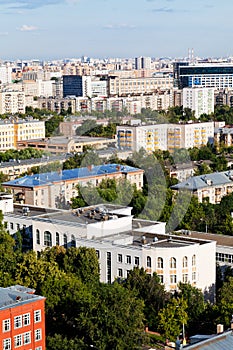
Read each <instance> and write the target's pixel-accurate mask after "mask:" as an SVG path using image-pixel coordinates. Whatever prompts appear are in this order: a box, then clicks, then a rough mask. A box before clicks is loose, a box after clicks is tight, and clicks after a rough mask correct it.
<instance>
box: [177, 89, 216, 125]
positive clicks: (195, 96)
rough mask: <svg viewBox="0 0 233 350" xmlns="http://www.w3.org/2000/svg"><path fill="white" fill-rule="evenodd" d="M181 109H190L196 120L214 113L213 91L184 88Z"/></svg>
mask: <svg viewBox="0 0 233 350" xmlns="http://www.w3.org/2000/svg"><path fill="white" fill-rule="evenodd" d="M183 108H190V109H191V110H192V111H194V113H195V117H196V118H200V116H201V115H202V114H204V113H205V114H210V113H213V112H214V89H213V88H184V89H183Z"/></svg>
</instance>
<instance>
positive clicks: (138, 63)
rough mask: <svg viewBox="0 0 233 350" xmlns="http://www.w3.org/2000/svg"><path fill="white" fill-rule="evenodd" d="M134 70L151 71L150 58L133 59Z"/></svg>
mask: <svg viewBox="0 0 233 350" xmlns="http://www.w3.org/2000/svg"><path fill="white" fill-rule="evenodd" d="M135 69H151V58H150V57H144V56H141V57H135Z"/></svg>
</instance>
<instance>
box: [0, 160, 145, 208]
mask: <svg viewBox="0 0 233 350" xmlns="http://www.w3.org/2000/svg"><path fill="white" fill-rule="evenodd" d="M143 173H144V171H143V170H141V169H138V168H134V167H130V166H122V165H118V164H103V165H99V166H90V167H87V168H76V169H71V170H61V171H57V172H50V173H41V174H35V175H30V176H24V177H22V178H19V179H16V180H12V181H8V182H4V183H3V184H2V185H3V186H4V188H5V189H8V190H11V192H12V194H13V195H14V200H15V201H16V202H18V203H22V204H28V205H36V206H39V207H48V208H57V207H59V206H62V205H64V206H66V205H67V204H69V203H70V199H71V198H72V197H75V196H77V195H78V190H77V185H81V186H87V185H88V184H91V185H93V186H98V184H100V182H101V181H102V180H103V179H116V180H120V179H126V180H128V181H129V182H130V183H131V184H132V185H135V186H136V187H137V189H141V188H142V187H143Z"/></svg>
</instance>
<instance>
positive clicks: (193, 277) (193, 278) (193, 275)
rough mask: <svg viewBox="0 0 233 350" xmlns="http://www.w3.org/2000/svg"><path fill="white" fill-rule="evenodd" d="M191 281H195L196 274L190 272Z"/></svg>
mask: <svg viewBox="0 0 233 350" xmlns="http://www.w3.org/2000/svg"><path fill="white" fill-rule="evenodd" d="M192 280H193V281H196V272H192Z"/></svg>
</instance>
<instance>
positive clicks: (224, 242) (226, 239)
mask: <svg viewBox="0 0 233 350" xmlns="http://www.w3.org/2000/svg"><path fill="white" fill-rule="evenodd" d="M188 233H189V237H190V238H197V239H207V240H211V241H215V242H216V243H217V245H218V246H226V247H227V246H229V247H233V236H227V235H220V234H215V233H205V232H198V231H188ZM177 234H179V237H184V236H185V230H183V233H182V230H180V231H177Z"/></svg>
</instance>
